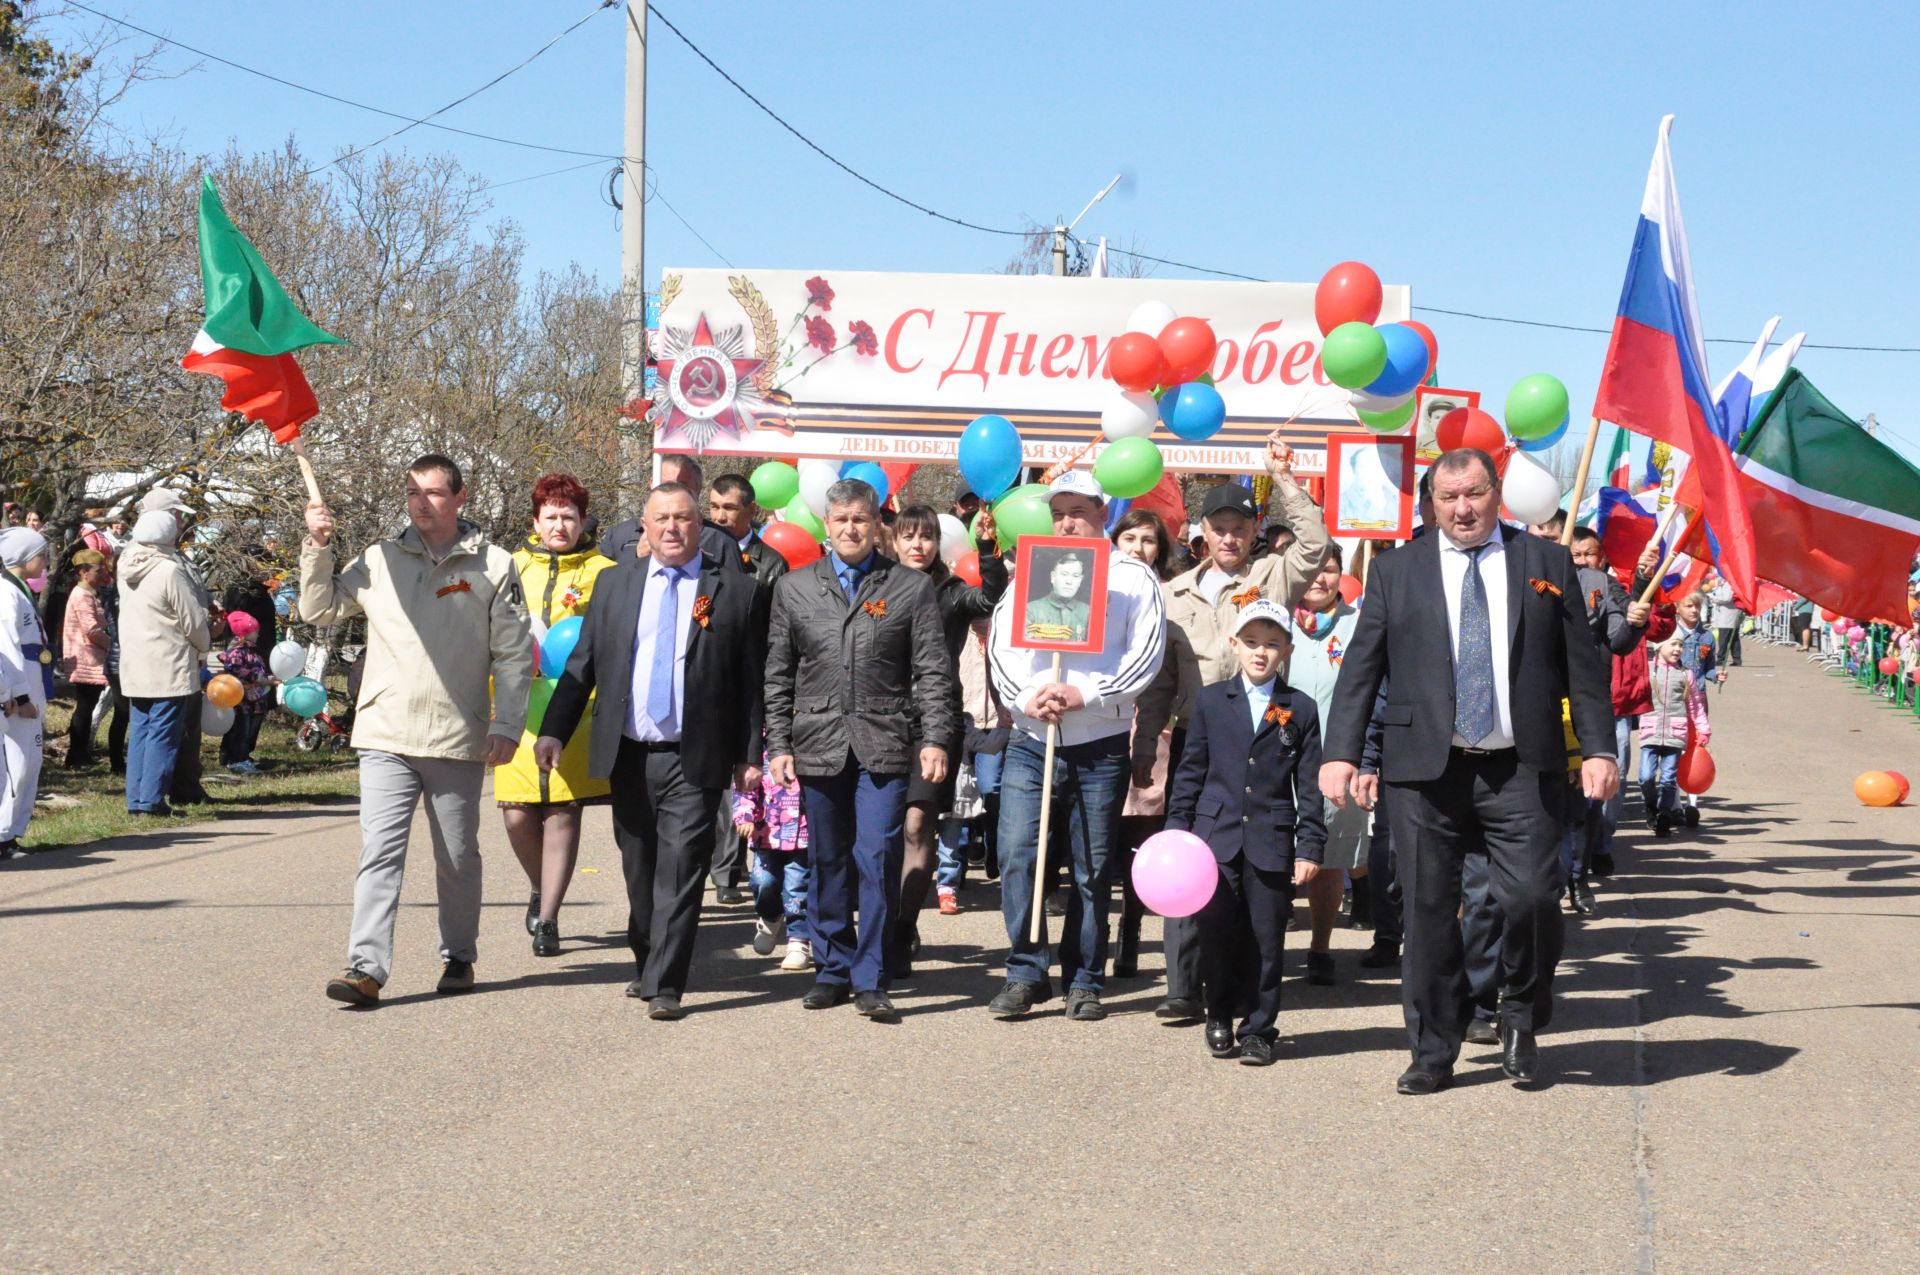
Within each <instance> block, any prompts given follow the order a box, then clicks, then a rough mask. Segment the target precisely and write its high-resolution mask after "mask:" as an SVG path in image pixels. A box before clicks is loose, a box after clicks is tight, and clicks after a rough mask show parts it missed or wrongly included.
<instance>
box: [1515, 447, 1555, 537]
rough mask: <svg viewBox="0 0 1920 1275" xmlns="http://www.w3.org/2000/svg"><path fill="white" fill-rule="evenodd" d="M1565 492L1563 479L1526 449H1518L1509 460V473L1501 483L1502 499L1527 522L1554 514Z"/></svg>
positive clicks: (1541, 519)
mask: <svg viewBox="0 0 1920 1275" xmlns="http://www.w3.org/2000/svg"><path fill="white" fill-rule="evenodd" d="M1562 494H1564V493H1563V492H1562V491H1561V488H1560V480H1559V479H1558V478H1555V477H1554V476H1553V475H1552V474H1551V473H1549V472H1547V468H1546V466H1544V465H1542V464H1541V463H1540V462H1539V461H1537V460H1535V459H1534V458H1533V457H1531V456H1529V455H1527V454H1526V453H1525V452H1515V453H1514V454H1513V457H1512V458H1511V459H1510V460H1508V461H1507V476H1506V478H1505V479H1503V480H1502V481H1501V484H1500V499H1501V502H1502V503H1504V504H1505V505H1506V507H1507V512H1508V513H1511V514H1512V515H1513V516H1514V517H1515V518H1518V519H1519V520H1520V521H1522V522H1524V523H1526V524H1527V525H1528V526H1533V525H1534V524H1536V523H1542V522H1545V521H1546V520H1547V519H1549V518H1551V517H1553V515H1554V514H1555V513H1557V512H1558V511H1559V509H1560V497H1561V495H1562Z"/></svg>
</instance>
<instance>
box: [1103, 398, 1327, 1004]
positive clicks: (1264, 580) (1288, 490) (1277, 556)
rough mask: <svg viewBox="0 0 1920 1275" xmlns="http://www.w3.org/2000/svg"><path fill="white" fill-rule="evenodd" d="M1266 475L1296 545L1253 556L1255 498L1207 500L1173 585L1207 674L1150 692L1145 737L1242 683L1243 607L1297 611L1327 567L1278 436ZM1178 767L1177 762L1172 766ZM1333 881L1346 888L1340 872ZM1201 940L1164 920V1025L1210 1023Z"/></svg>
mask: <svg viewBox="0 0 1920 1275" xmlns="http://www.w3.org/2000/svg"><path fill="white" fill-rule="evenodd" d="M1267 472H1268V473H1269V474H1270V475H1272V477H1273V495H1272V497H1271V500H1270V503H1271V505H1272V506H1273V507H1275V508H1276V509H1277V510H1278V512H1279V514H1280V518H1281V520H1282V521H1283V522H1284V523H1285V524H1286V526H1287V528H1288V529H1289V530H1290V531H1292V532H1293V537H1294V539H1293V543H1292V544H1290V545H1288V546H1287V548H1286V549H1285V551H1283V552H1281V553H1274V554H1268V555H1267V556H1266V557H1264V558H1255V557H1254V556H1253V540H1254V535H1255V533H1256V532H1258V531H1259V530H1260V526H1259V523H1258V521H1257V520H1256V518H1255V514H1256V513H1257V512H1258V511H1257V510H1256V509H1255V507H1254V504H1253V493H1252V492H1250V491H1248V490H1247V489H1246V488H1245V487H1242V486H1240V485H1239V484H1237V483H1230V482H1229V483H1222V484H1220V485H1219V486H1218V487H1215V488H1213V490H1211V491H1209V492H1208V493H1207V494H1206V498H1205V501H1204V503H1203V504H1202V505H1201V514H1200V530H1201V534H1202V535H1204V536H1205V537H1206V544H1207V556H1206V557H1205V558H1204V559H1203V560H1202V561H1201V562H1200V564H1199V565H1198V566H1196V567H1194V568H1193V569H1192V570H1190V571H1186V572H1183V573H1182V574H1180V575H1177V576H1175V577H1174V578H1173V579H1171V580H1169V581H1168V582H1167V584H1166V593H1167V629H1168V633H1169V637H1168V647H1169V649H1170V650H1171V649H1175V648H1176V647H1177V646H1178V645H1179V641H1178V639H1176V638H1174V637H1173V636H1172V632H1173V630H1174V629H1175V628H1178V629H1179V630H1180V631H1181V633H1182V634H1184V635H1185V638H1186V643H1185V644H1186V645H1187V646H1189V647H1191V649H1192V653H1193V659H1194V660H1196V661H1197V662H1198V664H1199V667H1200V677H1199V679H1198V681H1197V682H1195V681H1194V680H1192V679H1182V680H1181V682H1180V683H1179V685H1180V686H1182V687H1184V688H1188V689H1185V690H1184V691H1183V692H1182V693H1181V697H1180V698H1181V700H1182V701H1183V702H1178V703H1169V702H1168V696H1169V695H1170V694H1171V693H1172V692H1173V690H1174V686H1175V683H1174V682H1172V681H1171V680H1169V679H1165V678H1162V679H1161V680H1160V681H1159V682H1158V683H1156V684H1155V686H1153V687H1150V688H1149V689H1148V693H1147V694H1146V695H1143V696H1141V697H1140V704H1139V725H1138V729H1137V732H1136V734H1137V737H1139V738H1143V739H1156V738H1158V737H1159V732H1160V730H1161V729H1162V728H1163V727H1164V726H1165V725H1166V724H1167V723H1168V720H1169V715H1171V719H1172V724H1173V726H1174V728H1175V729H1176V730H1178V729H1180V728H1181V727H1182V726H1183V725H1184V724H1185V722H1186V719H1187V718H1188V717H1189V716H1190V715H1191V714H1192V712H1193V700H1194V697H1195V696H1196V695H1197V693H1198V691H1199V688H1200V687H1201V686H1210V685H1212V684H1213V683H1215V682H1221V681H1225V680H1226V679H1227V678H1230V677H1235V676H1238V674H1239V671H1240V668H1239V663H1238V661H1237V660H1236V659H1235V657H1234V654H1233V651H1232V649H1231V648H1229V647H1228V646H1227V635H1228V634H1230V633H1232V632H1233V623H1234V617H1235V616H1237V615H1238V614H1239V613H1240V611H1241V609H1242V608H1243V607H1245V606H1246V605H1247V604H1248V603H1250V602H1252V601H1254V600H1255V599H1256V598H1264V599H1266V600H1267V601H1269V602H1272V603H1273V604H1275V605H1276V606H1281V607H1285V608H1288V609H1289V610H1291V609H1292V608H1293V606H1294V605H1295V604H1297V603H1298V602H1299V601H1300V595H1301V594H1303V593H1305V592H1306V591H1307V586H1308V585H1309V584H1311V583H1312V582H1313V578H1314V576H1316V575H1318V574H1319V573H1320V564H1321V563H1323V562H1324V561H1326V557H1327V545H1328V544H1329V540H1328V537H1327V528H1326V523H1325V521H1324V519H1323V517H1322V515H1321V512H1320V506H1318V505H1316V504H1314V503H1313V498H1312V497H1311V496H1309V495H1307V493H1306V490H1305V489H1304V488H1302V487H1301V486H1300V484H1299V483H1297V482H1295V481H1294V477H1293V453H1292V451H1291V450H1290V449H1289V448H1288V447H1287V445H1286V444H1285V443H1283V442H1281V441H1280V435H1279V433H1278V431H1276V432H1275V433H1274V435H1273V437H1271V438H1269V439H1268V440H1267ZM1149 731H1151V732H1153V733H1152V734H1148V732H1149ZM1178 764H1179V759H1178V758H1175V759H1174V765H1175V766H1176V767H1177V766H1178ZM1326 875H1327V876H1328V878H1329V879H1330V880H1332V881H1334V882H1336V883H1337V882H1338V881H1339V874H1338V873H1328V874H1326ZM1317 879H1318V878H1316V880H1317ZM1310 888H1311V887H1310ZM1335 889H1336V893H1335V894H1334V907H1335V908H1336V909H1338V907H1339V905H1340V902H1339V899H1340V896H1339V894H1338V892H1337V891H1338V886H1337V884H1336V886H1335ZM1198 933H1199V931H1198V929H1197V928H1196V926H1195V923H1194V922H1193V920H1192V919H1191V918H1172V919H1169V920H1168V921H1167V922H1166V929H1165V949H1166V959H1167V999H1166V1000H1165V1001H1163V1002H1162V1003H1161V1004H1160V1006H1159V1008H1158V1009H1156V1010H1155V1011H1154V1012H1155V1013H1156V1014H1158V1015H1159V1016H1160V1017H1162V1018H1169V1019H1180V1020H1185V1019H1193V1020H1195V1021H1198V1020H1199V1019H1200V1018H1201V1017H1202V1016H1203V1012H1204V1011H1203V1008H1202V1002H1201V996H1200V990H1201V989H1200V944H1199V941H1198V937H1197V936H1198ZM1323 955H1324V954H1323ZM1308 959H1309V960H1310V961H1311V959H1312V957H1311V956H1310V957H1309V958H1308Z"/></svg>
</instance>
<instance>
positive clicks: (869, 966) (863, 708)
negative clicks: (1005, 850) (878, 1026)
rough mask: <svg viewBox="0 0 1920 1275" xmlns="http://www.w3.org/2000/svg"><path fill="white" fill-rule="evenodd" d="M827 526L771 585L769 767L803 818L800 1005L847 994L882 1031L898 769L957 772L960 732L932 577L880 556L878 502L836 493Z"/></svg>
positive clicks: (897, 831) (898, 839)
mask: <svg viewBox="0 0 1920 1275" xmlns="http://www.w3.org/2000/svg"><path fill="white" fill-rule="evenodd" d="M826 521H827V537H828V545H829V548H830V550H831V551H830V552H829V553H828V554H827V555H826V556H825V557H823V558H821V559H820V560H819V561H818V562H815V563H813V564H812V565H811V566H808V567H807V568H805V569H804V570H801V571H795V572H791V573H790V574H788V575H787V576H785V577H784V578H782V579H781V581H780V583H779V584H777V585H776V586H775V587H774V592H773V619H772V626H771V628H770V631H769V633H768V638H767V676H766V705H767V757H768V762H767V766H768V773H769V774H770V775H771V776H772V778H773V779H774V780H775V781H776V782H778V783H781V784H784V785H787V786H789V787H791V786H793V785H794V784H796V783H797V784H798V785H799V787H800V790H801V793H802V798H803V801H804V803H805V806H806V812H807V832H808V836H809V842H808V846H809V849H810V851H811V853H812V856H813V876H812V880H811V882H810V883H809V886H808V891H809V893H808V899H807V910H808V914H809V916H810V917H811V919H812V921H813V926H814V944H815V948H816V954H817V956H818V959H819V961H820V969H819V975H818V981H817V982H816V983H815V985H814V988H813V990H812V991H810V992H808V993H807V996H806V999H805V1001H804V1002H802V1003H803V1004H804V1005H805V1006H806V1007H807V1008H808V1009H826V1008H829V1007H830V1006H833V1005H838V1004H840V1003H842V1002H844V1001H845V1000H846V999H847V998H848V995H849V992H850V991H851V993H852V995H853V999H854V1007H855V1008H856V1009H858V1010H859V1011H860V1013H862V1014H864V1015H866V1016H867V1017H869V1018H877V1019H890V1018H892V1017H893V1002H892V1001H891V1000H889V999H888V998H887V992H886V988H887V969H886V954H887V952H888V950H889V949H890V946H891V944H892V942H893V934H892V928H893V919H894V915H895V913H896V912H897V911H898V908H899V901H900V872H901V857H902V853H903V843H902V826H903V822H904V819H905V815H906V802H907V773H908V767H910V766H912V767H917V768H918V769H919V771H920V774H921V776H922V777H923V778H925V779H926V780H927V781H928V782H930V783H936V784H937V783H939V782H940V781H941V780H942V779H944V778H945V777H946V772H947V767H948V766H949V765H952V764H955V763H956V762H957V759H954V758H949V757H948V756H947V754H946V750H945V748H944V747H943V742H944V741H946V740H948V739H951V738H952V737H953V736H954V735H955V733H956V732H957V731H958V729H959V723H958V722H956V721H955V720H954V705H956V704H957V703H959V696H958V693H957V692H956V691H955V689H954V686H953V663H952V661H951V660H950V659H949V658H948V657H947V647H946V641H945V639H944V638H943V636H942V635H941V631H940V608H939V605H938V603H937V602H936V600H935V597H934V589H933V583H932V581H931V579H930V578H929V577H928V576H927V575H926V573H924V572H920V571H912V570H909V569H908V568H906V567H903V566H900V565H899V564H898V563H896V562H894V561H893V560H892V559H890V558H885V557H882V556H881V555H880V553H879V552H878V551H877V545H878V541H879V528H880V499H879V495H878V493H876V492H875V491H874V489H873V488H872V487H870V486H868V485H867V484H866V483H863V482H860V481H858V480H857V479H853V480H843V481H841V482H837V483H835V484H834V485H833V486H832V487H831V488H829V489H828V491H827V519H826ZM856 904H857V906H858V911H859V914H860V924H859V931H858V933H857V934H856V932H855V929H854V920H853V917H854V911H855V907H856Z"/></svg>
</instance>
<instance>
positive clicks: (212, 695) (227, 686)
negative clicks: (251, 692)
mask: <svg viewBox="0 0 1920 1275" xmlns="http://www.w3.org/2000/svg"><path fill="white" fill-rule="evenodd" d="M246 697H247V688H246V687H244V686H242V685H240V679H239V678H237V677H235V676H234V675H233V674H231V673H221V674H218V675H217V676H215V677H214V679H213V680H212V681H210V682H208V683H207V698H208V699H210V700H212V701H213V702H214V703H215V704H218V705H219V706H220V707H221V708H234V707H236V706H238V705H239V703H240V701H241V700H243V699H245V698H246Z"/></svg>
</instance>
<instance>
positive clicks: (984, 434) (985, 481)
mask: <svg viewBox="0 0 1920 1275" xmlns="http://www.w3.org/2000/svg"><path fill="white" fill-rule="evenodd" d="M960 475H961V477H963V478H965V479H966V480H967V486H969V487H971V488H972V489H973V494H974V495H976V496H978V497H980V499H982V500H998V499H999V498H1000V496H1001V495H1003V494H1004V493H1005V492H1006V490H1007V489H1008V488H1009V487H1011V486H1013V484H1014V483H1015V482H1016V481H1017V480H1018V479H1019V477H1020V431H1019V430H1017V429H1015V428H1014V427H1013V422H1012V421H1010V420H1008V419H1007V418H1006V417H1004V416H980V417H976V418H975V419H974V421H973V423H972V424H970V425H968V426H967V428H966V431H965V432H964V433H962V434H961V435H960Z"/></svg>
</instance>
